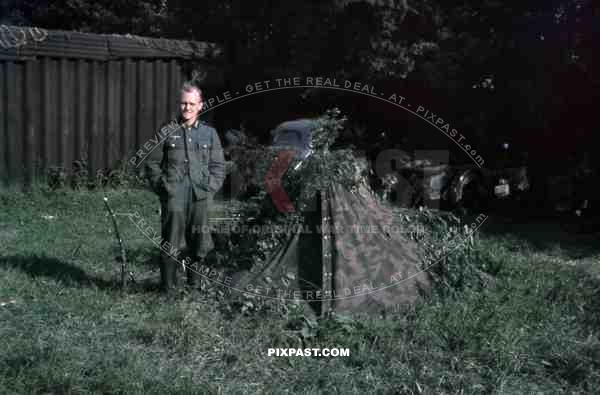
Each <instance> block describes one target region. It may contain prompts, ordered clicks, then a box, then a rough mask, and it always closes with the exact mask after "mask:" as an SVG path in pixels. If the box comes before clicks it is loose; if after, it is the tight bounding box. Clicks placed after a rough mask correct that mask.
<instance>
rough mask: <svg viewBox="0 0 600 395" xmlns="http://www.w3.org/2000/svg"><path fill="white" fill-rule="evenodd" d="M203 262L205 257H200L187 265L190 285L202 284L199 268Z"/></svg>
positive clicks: (197, 285)
mask: <svg viewBox="0 0 600 395" xmlns="http://www.w3.org/2000/svg"><path fill="white" fill-rule="evenodd" d="M203 262H204V260H203V259H200V258H198V259H197V260H195V261H193V263H192V264H191V265H189V266H187V267H186V274H187V280H188V285H189V286H190V287H193V288H197V287H199V286H200V279H201V276H200V272H199V270H200V267H201V266H202V263H203Z"/></svg>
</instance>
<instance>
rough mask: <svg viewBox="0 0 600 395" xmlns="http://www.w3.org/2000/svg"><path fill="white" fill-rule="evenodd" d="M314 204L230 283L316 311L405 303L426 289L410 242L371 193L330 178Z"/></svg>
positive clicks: (375, 310)
mask: <svg viewBox="0 0 600 395" xmlns="http://www.w3.org/2000/svg"><path fill="white" fill-rule="evenodd" d="M317 208H318V210H316V212H314V213H309V214H307V215H305V224H304V225H303V226H302V227H299V228H298V231H297V232H294V233H293V234H292V235H291V236H290V237H289V239H288V240H287V242H285V243H283V244H282V245H281V246H280V247H279V249H278V250H276V252H275V253H273V254H272V255H271V257H270V258H269V259H268V260H267V262H266V263H265V264H264V265H263V266H262V267H260V268H259V269H258V270H256V271H255V272H253V273H249V274H246V275H245V276H243V277H242V278H241V279H240V280H239V282H237V284H236V285H235V288H237V289H243V290H245V291H246V292H248V293H250V294H256V295H257V296H262V297H270V298H277V299H285V300H290V299H292V300H296V301H300V302H301V303H306V304H308V305H309V306H310V307H312V309H313V310H314V311H315V312H316V313H317V314H327V313H330V312H335V313H336V314H338V313H351V314H353V313H380V312H381V311H382V310H385V309H394V308H397V307H398V306H399V305H407V304H412V303H414V302H415V301H416V300H417V299H418V297H419V293H420V290H426V289H428V288H430V286H431V279H430V277H429V275H428V273H427V272H426V271H423V270H422V269H423V267H422V265H421V263H420V259H419V257H418V253H417V251H418V247H417V244H416V243H415V242H414V241H412V240H410V239H409V238H407V237H405V235H404V234H403V232H402V227H401V225H400V224H399V221H398V220H397V219H396V218H395V215H394V213H393V211H392V210H391V209H388V208H386V207H384V206H382V205H380V204H379V203H378V202H377V200H376V198H375V197H374V196H373V195H372V194H370V193H359V192H358V191H348V190H346V189H345V188H343V187H342V186H340V185H333V186H332V187H331V188H329V190H327V191H326V192H321V193H320V196H318V197H317Z"/></svg>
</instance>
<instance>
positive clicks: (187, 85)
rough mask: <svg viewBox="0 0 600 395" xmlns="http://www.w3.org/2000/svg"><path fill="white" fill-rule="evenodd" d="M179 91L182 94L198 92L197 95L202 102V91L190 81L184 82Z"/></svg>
mask: <svg viewBox="0 0 600 395" xmlns="http://www.w3.org/2000/svg"><path fill="white" fill-rule="evenodd" d="M181 91H182V92H193V91H196V92H198V95H199V96H200V101H202V102H203V101H204V96H203V95H202V89H200V87H199V86H198V85H196V84H195V83H193V82H192V81H186V82H184V83H183V85H182V86H181Z"/></svg>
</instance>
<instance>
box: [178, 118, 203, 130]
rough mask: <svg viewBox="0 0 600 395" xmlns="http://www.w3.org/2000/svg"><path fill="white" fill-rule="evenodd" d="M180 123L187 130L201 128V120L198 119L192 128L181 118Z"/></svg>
mask: <svg viewBox="0 0 600 395" xmlns="http://www.w3.org/2000/svg"><path fill="white" fill-rule="evenodd" d="M179 122H180V123H181V125H182V126H183V127H184V128H186V129H198V126H200V120H199V119H196V122H194V124H193V125H192V126H189V127H188V126H187V125H185V124H184V123H183V119H181V117H180V118H179Z"/></svg>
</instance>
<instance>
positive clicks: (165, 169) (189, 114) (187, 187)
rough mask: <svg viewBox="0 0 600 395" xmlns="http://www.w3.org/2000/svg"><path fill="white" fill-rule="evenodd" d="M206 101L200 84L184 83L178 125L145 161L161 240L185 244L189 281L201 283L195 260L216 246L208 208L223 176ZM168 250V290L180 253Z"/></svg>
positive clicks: (164, 278) (163, 268)
mask: <svg viewBox="0 0 600 395" xmlns="http://www.w3.org/2000/svg"><path fill="white" fill-rule="evenodd" d="M202 106H203V97H202V91H201V90H200V88H198V87H197V86H195V85H193V84H192V83H188V82H186V83H184V84H183V86H182V88H181V102H180V111H181V112H180V116H179V117H178V119H177V124H178V126H177V127H174V128H173V127H172V128H171V129H170V130H169V129H168V128H167V132H166V133H163V134H166V135H167V136H166V137H165V138H164V139H163V140H162V141H161V142H160V143H159V145H158V146H157V147H156V148H155V149H154V151H153V152H152V153H151V154H150V157H149V158H148V161H147V163H146V175H147V177H148V179H149V181H150V185H151V187H152V189H153V190H154V192H155V193H157V194H158V196H159V197H160V203H161V231H162V238H163V243H167V242H168V243H169V244H170V245H171V248H173V249H176V251H186V248H185V246H186V245H187V247H188V248H187V254H186V255H187V256H186V258H185V261H186V262H187V263H191V262H194V264H193V265H191V266H186V269H187V270H186V273H187V278H188V284H190V285H191V286H196V285H197V284H198V282H199V277H200V275H199V273H198V271H197V268H198V266H197V265H196V264H197V263H201V262H202V261H203V260H204V259H205V258H206V255H207V254H208V253H209V252H210V251H211V250H212V249H213V248H214V244H213V240H212V237H211V235H210V232H209V226H208V225H209V221H208V208H209V206H210V204H211V202H212V199H213V196H214V194H215V193H216V192H217V191H218V190H219V189H220V188H221V186H222V184H223V179H224V159H223V149H222V146H221V140H220V139H219V135H218V134H217V132H216V131H215V129H214V128H212V127H210V126H209V125H208V124H206V123H205V122H203V121H201V120H200V119H199V114H200V111H201V109H202ZM171 125H173V123H171ZM162 130H165V128H163V129H162ZM165 249H166V250H169V248H164V249H163V248H161V257H160V258H161V259H160V261H161V262H160V273H161V282H162V287H163V289H164V290H165V291H167V292H170V291H172V290H173V289H174V287H175V286H176V285H177V268H178V267H180V266H181V258H182V257H180V256H177V257H176V258H175V257H173V256H172V255H175V254H172V255H171V256H170V255H169V253H168V252H166V251H164V250H165ZM177 255H178V254H177ZM178 259H179V260H180V261H178Z"/></svg>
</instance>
